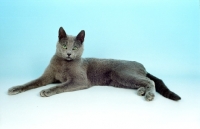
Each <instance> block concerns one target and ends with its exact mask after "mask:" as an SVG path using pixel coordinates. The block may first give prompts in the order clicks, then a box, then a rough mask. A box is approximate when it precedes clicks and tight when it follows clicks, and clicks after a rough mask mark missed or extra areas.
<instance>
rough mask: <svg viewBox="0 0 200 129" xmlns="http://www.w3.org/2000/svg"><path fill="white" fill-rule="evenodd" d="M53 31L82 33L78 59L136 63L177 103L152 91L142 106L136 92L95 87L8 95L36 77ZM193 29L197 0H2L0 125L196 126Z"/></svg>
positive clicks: (29, 128) (199, 53) (198, 82)
mask: <svg viewBox="0 0 200 129" xmlns="http://www.w3.org/2000/svg"><path fill="white" fill-rule="evenodd" d="M60 26H63V27H64V28H65V30H66V32H67V33H68V34H69V35H77V34H78V33H79V32H80V31H81V30H82V29H84V30H85V31H86V37H85V42H84V45H85V51H84V54H83V57H96V58H115V59H124V60H135V61H138V62H141V63H143V64H144V66H145V67H146V69H147V71H149V72H150V73H152V74H153V75H155V76H157V77H159V78H161V79H163V80H164V82H165V83H166V84H167V86H168V87H169V88H170V89H171V90H172V91H174V92H175V93H177V94H178V95H180V96H181V98H182V100H181V101H178V102H174V101H171V100H169V99H166V98H164V97H162V96H161V95H159V94H158V93H156V94H155V96H156V97H155V100H154V101H153V102H150V103H148V102H146V101H145V100H144V98H143V97H138V96H137V95H136V91H135V90H129V89H118V88H113V87H98V86H97V87H92V88H90V89H87V90H83V91H77V92H72V93H63V94H59V95H55V96H52V97H49V98H42V97H40V96H39V93H40V91H41V90H43V89H47V88H50V87H51V86H52V85H49V86H46V87H41V88H37V89H34V90H30V91H27V92H24V93H21V94H18V95H15V96H9V95H7V90H8V88H10V87H11V86H15V85H20V84H23V83H26V82H28V81H30V80H31V79H35V78H37V77H39V76H40V75H41V74H42V73H43V71H44V69H45V68H46V66H47V65H48V64H49V61H50V59H51V57H52V56H53V54H54V53H55V46H56V42H57V40H58V29H59V27H60ZM199 27H200V4H199V1H198V0H122V1H116V0H101V1H92V0H84V1H80V0H72V1H67V0H54V1H53V0H1V1H0V105H1V107H0V128H2V129H13V128H14V129H44V128H48V129H55V128H59V129H66V128H70V129H77V128H87V129H102V128H103V129H112V128H115V129H122V128H123V129H130V128H131V129H133V128H140V129H147V128H148V129H150V128H153V129H160V128H161V127H162V128H163V129H169V128H171V129H172V128H174V127H176V128H177V129H183V128H192V129H199V127H200V124H199V116H200V112H199V106H200V101H199V98H200V94H199V91H200V67H199V66H200V39H199V37H200V28H199Z"/></svg>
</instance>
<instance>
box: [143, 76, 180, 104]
mask: <svg viewBox="0 0 200 129" xmlns="http://www.w3.org/2000/svg"><path fill="white" fill-rule="evenodd" d="M146 76H147V77H148V78H150V79H151V80H153V81H154V82H155V87H156V91H157V92H158V93H160V94H161V95H163V96H164V97H166V98H169V99H171V100H180V99H181V97H179V96H178V95H177V94H175V93H174V92H172V91H170V90H169V89H168V88H167V86H166V85H165V84H164V82H163V81H162V80H161V79H159V78H157V77H155V76H153V75H151V74H150V73H147V75H146Z"/></svg>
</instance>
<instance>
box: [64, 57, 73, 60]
mask: <svg viewBox="0 0 200 129" xmlns="http://www.w3.org/2000/svg"><path fill="white" fill-rule="evenodd" d="M65 59H66V60H67V61H72V60H73V59H72V58H69V57H67V58H65Z"/></svg>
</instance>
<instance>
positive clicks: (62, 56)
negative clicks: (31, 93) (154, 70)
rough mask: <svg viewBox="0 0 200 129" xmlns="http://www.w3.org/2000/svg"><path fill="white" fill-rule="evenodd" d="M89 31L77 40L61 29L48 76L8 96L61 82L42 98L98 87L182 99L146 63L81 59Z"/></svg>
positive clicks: (147, 98)
mask: <svg viewBox="0 0 200 129" xmlns="http://www.w3.org/2000/svg"><path fill="white" fill-rule="evenodd" d="M84 37H85V31H81V32H80V33H79V34H78V35H77V36H76V37H74V36H68V35H66V33H65V31H64V29H63V28H62V27H61V28H60V29H59V41H58V43H57V49H56V54H55V55H54V56H53V58H52V59H51V62H50V64H49V66H48V67H47V68H46V70H45V72H44V74H43V75H42V76H41V77H39V78H38V79H36V80H33V81H31V82H29V83H26V84H24V85H21V86H16V87H13V88H10V89H9V91H8V94H10V95H13V94H17V93H21V92H24V91H27V90H30V89H33V88H37V87H40V86H44V85H47V84H51V83H54V82H60V84H58V85H56V86H54V87H52V88H50V89H46V90H42V91H41V92H40V95H41V96H42V97H48V96H51V95H55V94H58V93H62V92H69V91H75V90H81V89H86V88H89V87H91V86H95V85H107V86H114V87H122V88H130V89H138V91H137V94H138V95H140V96H143V95H144V96H145V99H146V100H148V101H151V100H153V98H154V91H155V89H156V91H158V92H159V93H160V94H162V95H163V96H165V97H167V98H170V99H172V100H180V97H179V96H178V95H176V94H175V93H173V92H171V91H170V90H169V89H168V88H167V87H166V86H165V84H164V83H163V82H162V80H160V79H158V78H156V77H154V76H153V75H151V74H149V73H147V71H146V70H145V68H144V67H143V65H142V64H140V63H138V62H135V61H125V60H114V59H96V58H81V55H82V53H83V41H84Z"/></svg>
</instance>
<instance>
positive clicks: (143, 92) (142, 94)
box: [137, 87, 146, 96]
mask: <svg viewBox="0 0 200 129" xmlns="http://www.w3.org/2000/svg"><path fill="white" fill-rule="evenodd" d="M145 92H146V89H145V88H144V87H140V88H139V89H138V90H137V95H139V96H144V95H145Z"/></svg>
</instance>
